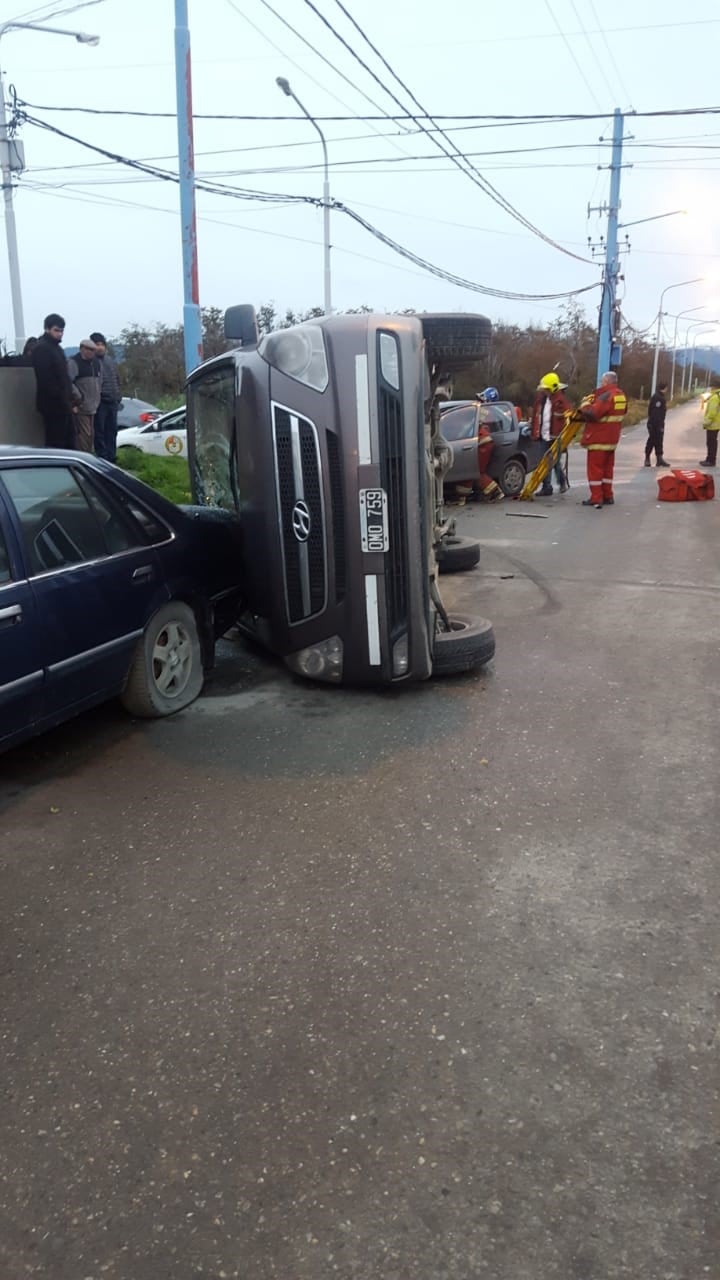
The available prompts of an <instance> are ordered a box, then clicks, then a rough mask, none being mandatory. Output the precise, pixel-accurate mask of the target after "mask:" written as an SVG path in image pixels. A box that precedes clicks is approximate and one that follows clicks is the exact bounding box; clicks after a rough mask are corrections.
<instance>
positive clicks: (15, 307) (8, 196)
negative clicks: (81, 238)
mask: <svg viewBox="0 0 720 1280" xmlns="http://www.w3.org/2000/svg"><path fill="white" fill-rule="evenodd" d="M15 145H16V144H14V143H13V142H12V140H11V138H10V134H9V132H8V123H7V115H6V112H5V85H4V83H3V76H2V67H0V172H1V173H2V190H3V202H4V205H5V239H6V241H7V256H8V271H9V275H10V298H11V300H12V313H13V328H14V330H15V351H16V352H17V353H18V355H19V354H20V352H21V351H22V349H23V346H24V344H25V317H24V315H23V301H22V284H21V283H20V257H19V254H18V242H17V228H16V226H15V205H14V201H13V174H14V173H15V172H16V171H17V169H18V167H19V165H18V164H13V159H12V148H13V147H14V146H15Z"/></svg>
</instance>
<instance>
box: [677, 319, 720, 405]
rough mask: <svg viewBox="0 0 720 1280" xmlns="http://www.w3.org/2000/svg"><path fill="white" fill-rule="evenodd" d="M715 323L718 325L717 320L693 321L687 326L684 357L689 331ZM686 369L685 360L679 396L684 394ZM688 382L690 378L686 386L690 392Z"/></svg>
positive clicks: (689, 380)
mask: <svg viewBox="0 0 720 1280" xmlns="http://www.w3.org/2000/svg"><path fill="white" fill-rule="evenodd" d="M717 323H718V321H717V320H695V321H694V322H693V324H689V325H688V327H687V329H686V330H685V347H684V350H685V353H686V355H687V348H688V343H689V340H690V330H691V329H697V328H699V327H701V326H702V325H708V324H709V325H714V324H717ZM687 367H688V365H687V360H685V361H683V376H682V382H681V384H680V394H681V395H684V393H685V370H686V369H687ZM690 373H691V374H692V368H691V369H690ZM690 382H691V379H690V378H688V386H687V389H688V391H689V390H690Z"/></svg>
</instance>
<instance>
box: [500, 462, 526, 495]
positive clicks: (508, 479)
mask: <svg viewBox="0 0 720 1280" xmlns="http://www.w3.org/2000/svg"><path fill="white" fill-rule="evenodd" d="M524 484H525V468H524V467H523V465H522V463H521V462H508V464H507V466H506V468H505V470H504V471H503V489H504V490H505V492H506V493H519V492H520V490H521V489H522V487H523V485H524Z"/></svg>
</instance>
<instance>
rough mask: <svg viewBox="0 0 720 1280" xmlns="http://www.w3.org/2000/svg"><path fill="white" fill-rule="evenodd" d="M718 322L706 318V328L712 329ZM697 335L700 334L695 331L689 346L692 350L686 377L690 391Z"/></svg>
mask: <svg viewBox="0 0 720 1280" xmlns="http://www.w3.org/2000/svg"><path fill="white" fill-rule="evenodd" d="M718 323H720V322H718V321H717V320H707V321H706V324H707V326H708V328H709V329H713V328H715V326H716V325H717V324H718ZM699 337H700V334H699V333H696V334H695V337H694V338H693V340H692V348H691V350H692V355H691V357H690V377H689V378H688V391H690V392H692V376H693V368H694V365H695V347H696V345H697V340H698V338H699Z"/></svg>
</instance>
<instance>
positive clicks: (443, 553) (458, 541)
mask: <svg viewBox="0 0 720 1280" xmlns="http://www.w3.org/2000/svg"><path fill="white" fill-rule="evenodd" d="M436 556H437V562H438V568H439V570H440V572H441V573H463V572H464V571H465V570H466V569H474V568H475V565H476V564H478V562H479V560H480V543H479V542H478V541H477V540H476V539H475V538H461V537H459V536H458V535H457V534H451V535H450V536H449V537H447V538H443V540H442V542H441V543H440V546H439V547H438V548H437V551H436Z"/></svg>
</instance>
